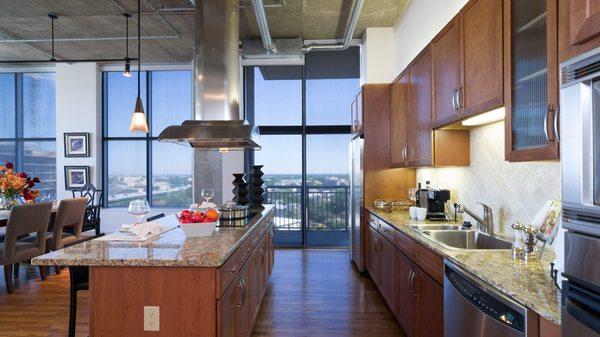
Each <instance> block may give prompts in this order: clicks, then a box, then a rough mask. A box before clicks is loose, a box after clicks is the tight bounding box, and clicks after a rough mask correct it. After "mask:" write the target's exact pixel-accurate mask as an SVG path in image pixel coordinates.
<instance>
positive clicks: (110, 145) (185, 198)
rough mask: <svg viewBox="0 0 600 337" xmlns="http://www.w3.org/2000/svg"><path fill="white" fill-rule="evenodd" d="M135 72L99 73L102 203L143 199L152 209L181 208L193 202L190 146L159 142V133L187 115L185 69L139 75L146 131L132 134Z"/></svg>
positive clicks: (113, 204)
mask: <svg viewBox="0 0 600 337" xmlns="http://www.w3.org/2000/svg"><path fill="white" fill-rule="evenodd" d="M136 76H137V73H135V72H134V73H132V76H131V77H130V78H127V77H124V76H123V75H122V73H121V72H105V73H104V76H103V81H104V83H103V105H104V107H103V111H104V112H103V136H104V147H103V148H104V151H103V154H104V179H103V183H104V190H105V193H104V197H105V200H104V203H105V205H106V206H108V207H126V206H127V205H128V204H129V202H130V201H131V200H134V199H147V200H148V201H149V202H150V204H151V206H154V207H185V206H189V205H190V204H191V203H192V150H191V148H187V147H184V146H180V145H176V144H172V143H159V142H158V141H157V138H158V135H159V134H160V132H161V131H162V130H163V129H164V128H165V127H167V126H169V125H173V124H181V122H183V121H184V120H187V119H190V118H191V116H192V79H191V72H190V71H148V72H142V73H141V76H142V77H141V82H142V90H141V96H142V100H143V102H144V108H145V111H146V116H147V118H148V127H149V129H150V132H149V133H147V134H140V133H131V132H130V131H129V122H130V119H131V112H132V109H133V107H134V104H135V99H136V95H137V77H136Z"/></svg>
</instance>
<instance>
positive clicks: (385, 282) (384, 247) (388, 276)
mask: <svg viewBox="0 0 600 337" xmlns="http://www.w3.org/2000/svg"><path fill="white" fill-rule="evenodd" d="M379 240H380V242H381V244H380V247H381V250H380V259H381V262H380V263H381V266H380V275H381V276H380V278H381V280H380V282H379V283H380V289H381V294H382V295H383V298H384V299H385V301H386V302H387V304H388V306H389V307H390V309H392V312H393V313H394V314H396V304H397V301H396V284H397V282H396V254H395V252H396V248H395V247H394V246H393V245H392V244H391V243H390V242H389V241H388V240H386V239H385V238H383V237H380V238H379Z"/></svg>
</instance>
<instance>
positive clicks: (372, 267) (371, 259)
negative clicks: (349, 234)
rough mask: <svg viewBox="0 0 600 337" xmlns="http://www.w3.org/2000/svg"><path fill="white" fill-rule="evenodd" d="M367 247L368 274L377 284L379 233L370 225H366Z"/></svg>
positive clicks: (379, 276) (379, 277) (378, 272)
mask: <svg viewBox="0 0 600 337" xmlns="http://www.w3.org/2000/svg"><path fill="white" fill-rule="evenodd" d="M367 232H368V233H369V235H368V240H367V242H368V247H367V253H368V254H367V269H368V270H369V275H371V278H372V279H373V282H375V284H377V285H378V286H379V284H380V283H379V282H380V279H381V274H380V261H381V260H380V258H379V245H380V243H381V241H380V239H379V234H377V232H376V231H375V229H374V228H373V227H371V226H368V230H367Z"/></svg>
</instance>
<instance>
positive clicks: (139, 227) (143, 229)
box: [130, 221, 162, 237]
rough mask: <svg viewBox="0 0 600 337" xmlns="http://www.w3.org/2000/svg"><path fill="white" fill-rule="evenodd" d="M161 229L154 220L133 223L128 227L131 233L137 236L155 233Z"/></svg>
mask: <svg viewBox="0 0 600 337" xmlns="http://www.w3.org/2000/svg"><path fill="white" fill-rule="evenodd" d="M161 231H162V227H161V226H160V224H159V223H158V222H156V221H150V222H142V223H139V224H135V225H133V227H131V229H130V232H131V233H133V234H135V235H137V236H139V237H144V236H148V235H157V234H160V233H161Z"/></svg>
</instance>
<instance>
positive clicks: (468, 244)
mask: <svg viewBox="0 0 600 337" xmlns="http://www.w3.org/2000/svg"><path fill="white" fill-rule="evenodd" d="M421 233H423V234H425V235H427V236H429V237H430V238H431V239H432V240H433V241H436V242H438V243H440V244H441V245H443V246H446V247H447V248H450V249H452V248H458V249H511V248H512V244H511V243H510V242H507V241H504V240H502V239H499V238H497V237H494V236H490V235H487V234H484V233H481V232H478V231H475V230H422V231H421Z"/></svg>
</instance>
